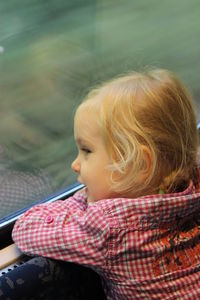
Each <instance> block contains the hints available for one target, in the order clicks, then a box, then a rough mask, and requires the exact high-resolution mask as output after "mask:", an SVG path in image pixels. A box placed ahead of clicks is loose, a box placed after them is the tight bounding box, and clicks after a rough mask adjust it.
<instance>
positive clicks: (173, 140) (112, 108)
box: [82, 69, 198, 195]
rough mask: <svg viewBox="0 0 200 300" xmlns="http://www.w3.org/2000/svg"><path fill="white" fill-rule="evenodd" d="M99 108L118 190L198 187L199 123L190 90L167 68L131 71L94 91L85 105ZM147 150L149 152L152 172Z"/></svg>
mask: <svg viewBox="0 0 200 300" xmlns="http://www.w3.org/2000/svg"><path fill="white" fill-rule="evenodd" d="M86 104H87V105H89V106H91V109H92V108H94V107H95V108H96V111H98V113H99V125H100V128H101V132H102V135H103V138H104V141H105V145H106V148H107V151H108V154H109V155H110V157H111V158H112V162H113V163H112V165H110V166H109V168H110V170H112V172H111V174H116V172H117V174H118V176H117V177H116V176H114V175H113V176H112V180H113V186H112V189H113V190H114V191H116V192H118V193H122V194H123V193H125V194H127V193H131V192H133V193H134V195H137V194H138V195H142V194H144V193H145V192H146V193H148V192H149V191H153V192H155V191H158V190H159V188H160V187H161V188H162V189H164V191H165V192H174V191H179V190H181V189H183V188H185V187H186V185H187V184H188V183H189V181H190V180H193V181H194V183H195V184H196V185H197V167H196V160H197V147H198V132H197V121H196V116H195V112H194V108H193V104H192V100H191V97H190V95H189V92H188V91H187V90H186V88H185V86H184V85H183V83H182V82H181V81H180V80H179V79H177V78H176V76H175V75H174V74H173V73H171V72H169V71H167V70H163V69H155V70H149V71H145V72H143V73H137V72H134V73H131V74H128V75H126V76H123V77H121V78H117V79H114V80H112V81H110V82H107V83H105V84H103V85H102V86H101V87H99V88H97V89H94V90H93V91H92V92H90V93H89V95H88V96H87V98H86V99H85V101H84V103H83V104H82V105H86ZM144 146H145V147H146V148H147V149H149V153H150V157H151V168H150V171H149V172H148V176H146V177H145V178H144V179H143V181H142V182H141V177H140V174H142V173H145V170H146V169H147V165H146V158H145V155H144Z"/></svg>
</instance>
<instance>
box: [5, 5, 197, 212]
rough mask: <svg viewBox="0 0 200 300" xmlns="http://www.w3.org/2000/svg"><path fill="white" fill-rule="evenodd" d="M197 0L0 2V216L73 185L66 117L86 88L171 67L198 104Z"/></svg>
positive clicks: (70, 120)
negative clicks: (153, 68)
mask: <svg viewBox="0 0 200 300" xmlns="http://www.w3.org/2000/svg"><path fill="white" fill-rule="evenodd" d="M199 12H200V2H199V1H198V0H190V1H188V0H176V1H174V0H168V1H160V0H148V1H147V0H140V1H132V0H125V1H124V0H84V1H83V0H82V1H81V0H56V1H55V0H48V1H44V0H29V1H26V0H18V1H15V0H6V1H0V205H1V210H0V218H2V217H4V216H6V215H8V214H10V213H12V212H14V211H16V210H18V209H20V208H23V207H26V206H27V205H30V204H31V203H34V202H36V201H38V200H40V199H42V198H44V197H46V196H48V195H50V194H52V193H54V192H56V191H59V190H61V189H63V188H65V187H66V186H67V185H69V184H71V183H73V182H75V180H76V176H75V174H73V172H72V171H71V161H72V160H73V158H74V157H75V155H76V147H75V144H74V141H73V114H74V111H75V108H76V106H77V105H78V103H80V101H81V100H82V99H83V97H84V96H85V95H86V93H87V92H88V91H89V89H90V88H91V87H93V86H94V85H95V84H97V83H99V82H101V81H103V80H106V79H108V78H111V77H113V76H115V75H116V74H119V73H124V72H126V71H130V70H133V69H134V70H138V69H141V68H144V67H145V66H157V67H162V68H169V69H171V70H173V71H175V72H176V73H177V74H178V75H179V76H180V77H181V78H182V79H183V80H184V81H185V83H186V84H187V86H188V87H189V88H190V89H191V91H192V94H193V96H194V99H195V103H196V111H197V114H198V113H199V111H200V108H199V107H200V106H199V102H198V101H199V100H198V99H199V94H200V90H199V74H200V62H199V53H200V39H199V36H200V21H199Z"/></svg>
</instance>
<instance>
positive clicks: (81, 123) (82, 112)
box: [72, 106, 115, 202]
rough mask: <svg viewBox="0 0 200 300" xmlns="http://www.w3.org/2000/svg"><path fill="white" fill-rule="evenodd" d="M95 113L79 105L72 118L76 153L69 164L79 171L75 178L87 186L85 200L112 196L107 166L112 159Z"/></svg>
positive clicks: (93, 200)
mask: <svg viewBox="0 0 200 300" xmlns="http://www.w3.org/2000/svg"><path fill="white" fill-rule="evenodd" d="M97 119H98V114H97V113H96V112H93V111H88V110H87V109H86V108H84V106H83V107H81V108H79V109H78V111H77V113H76V116H75V120H74V137H75V141H76V144H77V147H78V156H77V157H76V159H75V160H74V161H73V163H72V170H73V171H74V172H76V173H77V174H78V181H79V182H80V183H83V184H84V185H85V186H86V193H87V196H88V202H95V201H98V200H100V199H105V198H113V197H114V196H115V195H114V193H113V192H111V171H109V170H108V169H107V166H108V165H109V164H111V159H110V158H109V156H108V153H107V151H106V148H105V144H104V141H103V138H102V136H101V133H100V129H99V126H98V124H97Z"/></svg>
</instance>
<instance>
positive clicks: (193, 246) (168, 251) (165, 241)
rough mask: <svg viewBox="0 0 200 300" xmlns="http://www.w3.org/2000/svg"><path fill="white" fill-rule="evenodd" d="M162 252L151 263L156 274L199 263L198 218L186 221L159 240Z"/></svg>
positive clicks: (199, 228) (199, 233) (199, 231)
mask: <svg viewBox="0 0 200 300" xmlns="http://www.w3.org/2000/svg"><path fill="white" fill-rule="evenodd" d="M159 244H160V245H161V246H164V251H163V252H162V254H160V255H158V257H157V258H156V260H155V261H154V263H153V271H154V274H155V275H156V276H158V275H162V274H166V273H169V272H173V271H177V270H182V269H185V268H187V267H189V266H194V265H196V264H199V263H200V226H199V219H196V220H195V218H194V219H193V220H189V221H186V222H185V223H184V224H182V225H181V226H177V228H176V231H175V232H171V233H170V234H169V235H167V236H166V237H163V238H162V239H161V240H159Z"/></svg>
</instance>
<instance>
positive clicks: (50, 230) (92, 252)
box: [12, 192, 109, 267]
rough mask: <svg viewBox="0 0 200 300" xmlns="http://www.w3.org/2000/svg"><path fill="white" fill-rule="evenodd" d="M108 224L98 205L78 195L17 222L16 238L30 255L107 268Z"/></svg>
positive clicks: (35, 209) (33, 211)
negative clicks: (105, 266) (86, 201)
mask: <svg viewBox="0 0 200 300" xmlns="http://www.w3.org/2000/svg"><path fill="white" fill-rule="evenodd" d="M108 237H109V227H108V222H107V221H106V218H105V216H104V214H103V212H102V209H100V208H99V207H98V204H92V205H86V203H85V202H84V195H83V194H82V193H80V192H79V193H76V194H75V195H74V196H73V197H70V198H68V199H66V200H65V201H61V200H58V201H56V202H54V203H50V204H41V205H37V206H34V207H32V208H31V209H29V210H28V211H27V212H25V213H24V214H23V215H22V216H21V217H20V218H19V219H18V220H17V221H16V223H15V226H14V229H13V232H12V238H13V240H14V242H15V243H16V245H17V247H18V248H19V249H20V250H21V251H22V252H24V253H26V254H28V255H41V256H46V257H50V258H54V259H59V260H65V261H69V262H75V263H79V264H83V265H91V266H101V267H102V266H103V265H104V264H105V257H106V253H107V241H108Z"/></svg>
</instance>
